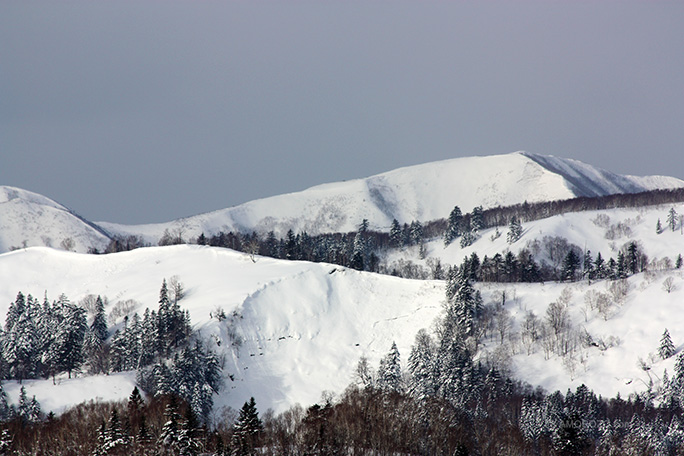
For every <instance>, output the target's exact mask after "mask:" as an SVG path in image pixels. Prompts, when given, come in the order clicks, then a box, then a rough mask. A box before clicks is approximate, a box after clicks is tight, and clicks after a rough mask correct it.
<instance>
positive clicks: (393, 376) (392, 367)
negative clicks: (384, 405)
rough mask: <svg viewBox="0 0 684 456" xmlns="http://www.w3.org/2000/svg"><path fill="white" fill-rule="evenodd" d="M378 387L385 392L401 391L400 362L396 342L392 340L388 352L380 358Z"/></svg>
mask: <svg viewBox="0 0 684 456" xmlns="http://www.w3.org/2000/svg"><path fill="white" fill-rule="evenodd" d="M378 387H379V388H380V389H381V390H383V391H386V392H401V391H402V384H401V362H400V358H399V350H398V349H397V344H396V343H395V342H392V347H391V348H390V351H389V353H388V354H387V355H386V356H385V357H383V358H382V359H381V360H380V367H379V368H378Z"/></svg>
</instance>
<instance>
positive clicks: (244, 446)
mask: <svg viewBox="0 0 684 456" xmlns="http://www.w3.org/2000/svg"><path fill="white" fill-rule="evenodd" d="M263 428H264V425H263V423H262V422H261V419H260V418H259V413H258V412H257V408H256V402H255V401H254V398H253V397H252V398H250V399H249V401H247V402H245V404H244V405H243V406H242V408H241V409H240V414H239V416H238V419H237V421H235V425H234V426H233V438H232V440H231V445H230V446H231V448H232V453H231V454H232V455H233V456H251V455H255V454H256V447H257V445H258V443H259V436H260V434H261V431H262V430H263Z"/></svg>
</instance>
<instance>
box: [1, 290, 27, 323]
mask: <svg viewBox="0 0 684 456" xmlns="http://www.w3.org/2000/svg"><path fill="white" fill-rule="evenodd" d="M25 308H26V298H25V297H24V294H23V293H22V292H21V291H20V292H19V293H17V297H16V299H15V300H14V302H12V303H10V305H9V309H8V310H7V316H6V317H5V332H6V333H8V332H10V331H11V330H12V328H13V327H14V325H15V324H16V322H17V321H18V320H19V317H20V316H21V315H22V314H23V313H24V310H25Z"/></svg>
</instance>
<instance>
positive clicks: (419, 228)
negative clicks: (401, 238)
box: [410, 220, 423, 245]
mask: <svg viewBox="0 0 684 456" xmlns="http://www.w3.org/2000/svg"><path fill="white" fill-rule="evenodd" d="M410 230H411V236H410V237H411V244H414V245H421V244H422V243H423V225H422V224H421V223H420V222H419V221H418V220H414V221H413V222H411V228H410Z"/></svg>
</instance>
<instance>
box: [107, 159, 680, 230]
mask: <svg viewBox="0 0 684 456" xmlns="http://www.w3.org/2000/svg"><path fill="white" fill-rule="evenodd" d="M682 186H684V181H681V180H679V179H676V178H672V177H660V176H651V177H645V178H644V177H633V176H621V175H617V174H614V173H611V172H608V171H604V170H601V169H597V168H594V167H592V166H590V165H587V164H584V163H582V162H579V161H576V160H567V159H562V158H557V157H553V156H543V155H536V154H531V153H527V152H515V153H511V154H505V155H491V156H485V157H466V158H455V159H451V160H443V161H438V162H432V163H426V164H422V165H416V166H409V167H405V168H399V169H396V170H394V171H390V172H386V173H383V174H378V175H375V176H371V177H368V178H365V179H355V180H350V181H344V182H336V183H330V184H324V185H319V186H315V187H312V188H309V189H307V190H304V191H301V192H296V193H290V194H285V195H278V196H274V197H270V198H264V199H259V200H255V201H250V202H247V203H244V204H241V205H239V206H235V207H231V208H228V209H222V210H218V211H214V212H210V213H206V214H200V215H196V216H193V217H187V218H183V219H179V220H175V221H172V222H168V223H160V224H150V225H132V226H129V225H120V224H116V223H107V222H99V225H100V226H102V227H103V228H105V229H106V230H107V231H109V232H111V233H116V234H122V235H129V234H134V235H142V236H143V237H144V238H145V239H146V241H147V242H151V243H156V242H157V241H158V240H159V238H160V237H161V236H162V234H163V232H164V230H166V229H168V230H170V231H171V232H176V231H178V230H180V231H181V232H182V233H183V235H184V236H185V237H186V238H193V237H197V236H198V235H199V234H200V233H202V232H204V233H205V235H209V234H213V233H216V232H218V231H226V232H227V231H240V232H252V231H257V232H260V233H266V232H268V231H270V230H273V231H274V232H275V233H276V234H279V235H281V236H283V235H284V234H285V233H286V232H287V230H288V229H292V230H293V231H294V232H295V233H296V232H303V231H306V232H308V233H309V234H320V233H331V232H349V231H355V230H356V229H357V228H358V225H359V223H360V222H361V220H363V219H367V220H368V221H369V223H370V227H371V228H372V229H379V230H385V231H387V230H389V226H390V224H391V222H392V219H394V218H396V219H397V220H398V221H399V222H400V223H410V222H411V221H413V220H419V221H428V220H435V219H439V218H446V217H447V216H448V215H449V213H450V212H451V210H452V209H453V208H454V206H456V205H458V206H459V207H460V208H461V210H462V211H464V212H469V211H470V210H472V208H473V207H475V206H478V205H482V206H483V207H484V208H490V207H496V206H506V205H511V204H517V203H523V202H525V201H527V202H530V203H532V202H540V201H553V200H558V199H568V198H573V197H576V196H597V195H607V194H613V193H635V192H640V191H645V190H652V189H659V188H674V187H682Z"/></svg>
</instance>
